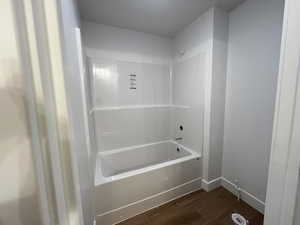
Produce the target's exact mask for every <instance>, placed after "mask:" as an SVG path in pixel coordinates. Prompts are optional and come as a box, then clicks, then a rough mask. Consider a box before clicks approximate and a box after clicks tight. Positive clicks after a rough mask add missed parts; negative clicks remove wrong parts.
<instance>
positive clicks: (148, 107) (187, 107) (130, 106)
mask: <svg viewBox="0 0 300 225" xmlns="http://www.w3.org/2000/svg"><path fill="white" fill-rule="evenodd" d="M151 108H180V109H189V108H190V106H185V105H125V106H110V107H97V108H94V109H92V110H91V112H94V111H110V110H125V109H151Z"/></svg>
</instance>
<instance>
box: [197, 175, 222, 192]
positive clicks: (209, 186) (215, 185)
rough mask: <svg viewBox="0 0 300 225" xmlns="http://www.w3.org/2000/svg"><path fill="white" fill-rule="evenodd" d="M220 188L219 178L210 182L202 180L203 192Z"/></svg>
mask: <svg viewBox="0 0 300 225" xmlns="http://www.w3.org/2000/svg"><path fill="white" fill-rule="evenodd" d="M220 186H221V177H219V178H217V179H214V180H212V181H207V180H205V179H202V188H203V189H204V190H205V191H212V190H214V189H216V188H218V187H220Z"/></svg>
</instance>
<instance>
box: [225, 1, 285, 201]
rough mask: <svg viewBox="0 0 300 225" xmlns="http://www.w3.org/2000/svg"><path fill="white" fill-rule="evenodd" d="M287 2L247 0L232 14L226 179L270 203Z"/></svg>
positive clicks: (228, 80)
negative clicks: (268, 191) (269, 179)
mask: <svg viewBox="0 0 300 225" xmlns="http://www.w3.org/2000/svg"><path fill="white" fill-rule="evenodd" d="M283 5H284V1H283V0H251V1H250V0H248V1H245V2H244V3H243V4H241V5H240V6H239V7H238V8H236V9H234V10H233V11H232V12H231V13H230V15H229V41H228V62H227V91H226V110H225V129H224V130H225V134H224V150H223V177H225V178H226V179H228V180H229V181H231V182H234V180H235V179H239V181H240V185H241V188H243V189H244V190H246V191H247V192H249V193H251V194H252V195H254V196H255V197H257V198H258V199H260V200H262V201H265V196H266V186H267V176H268V166H269V155H270V148H271V137H272V127H273V114H274V103H275V95H276V86H277V74H278V66H279V52H280V40H281V29H282V28H281V27H282V16H283Z"/></svg>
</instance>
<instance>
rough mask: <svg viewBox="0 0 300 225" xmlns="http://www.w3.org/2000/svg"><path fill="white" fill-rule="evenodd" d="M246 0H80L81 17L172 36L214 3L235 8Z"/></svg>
mask: <svg viewBox="0 0 300 225" xmlns="http://www.w3.org/2000/svg"><path fill="white" fill-rule="evenodd" d="M243 1H244V0H78V6H79V11H80V15H81V18H82V19H84V20H87V21H91V22H95V23H102V24H106V25H111V26H117V27H121V28H127V29H132V30H136V31H142V32H146V33H152V34H157V35H161V36H168V37H172V36H174V35H175V34H176V32H177V31H180V30H181V29H182V28H184V27H185V26H186V25H188V24H190V23H192V22H193V21H194V20H195V19H197V18H198V17H199V16H200V14H201V13H203V12H205V11H206V10H207V9H208V8H210V7H211V6H212V5H216V6H218V7H220V8H223V9H225V10H231V9H233V8H234V7H236V6H237V5H238V4H240V3H241V2H243Z"/></svg>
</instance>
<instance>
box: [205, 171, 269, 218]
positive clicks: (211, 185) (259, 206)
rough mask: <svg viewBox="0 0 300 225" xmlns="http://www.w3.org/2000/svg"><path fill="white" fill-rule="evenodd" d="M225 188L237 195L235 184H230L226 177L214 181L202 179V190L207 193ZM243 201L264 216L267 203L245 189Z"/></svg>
mask: <svg viewBox="0 0 300 225" xmlns="http://www.w3.org/2000/svg"><path fill="white" fill-rule="evenodd" d="M221 186H222V187H224V188H225V189H226V190H228V191H230V192H231V193H233V194H234V195H236V194H237V193H236V188H235V184H233V183H232V182H230V181H229V180H227V179H226V178H224V177H218V178H216V179H214V180H212V181H207V180H205V179H202V188H203V190H205V191H212V190H214V189H216V188H218V187H221ZM241 199H242V200H243V201H245V202H246V203H247V204H249V205H250V206H251V207H253V208H255V209H256V210H257V211H259V212H261V213H262V214H264V210H265V203H264V202H263V201H261V200H260V199H258V198H257V197H255V196H254V195H252V194H250V193H249V192H247V191H246V190H244V189H241Z"/></svg>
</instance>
